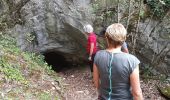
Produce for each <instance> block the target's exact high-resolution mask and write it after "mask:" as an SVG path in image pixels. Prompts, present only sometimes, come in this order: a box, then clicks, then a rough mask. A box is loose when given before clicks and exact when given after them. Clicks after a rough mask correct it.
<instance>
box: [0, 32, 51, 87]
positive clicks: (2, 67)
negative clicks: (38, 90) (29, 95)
mask: <svg viewBox="0 0 170 100" xmlns="http://www.w3.org/2000/svg"><path fill="white" fill-rule="evenodd" d="M25 67H27V69H28V71H31V70H37V69H38V70H40V72H44V71H45V72H48V73H51V72H52V70H51V67H49V66H48V64H47V63H46V62H44V57H43V56H42V55H37V54H35V53H30V52H22V51H21V50H20V49H19V48H18V47H17V46H16V41H15V39H14V38H12V37H10V36H8V35H5V34H2V33H1V34H0V72H1V73H3V74H4V75H5V76H4V78H5V79H6V80H12V81H18V82H21V83H24V84H26V83H27V80H26V78H25V77H24V73H23V72H22V70H23V69H25Z"/></svg>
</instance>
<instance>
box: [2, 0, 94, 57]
mask: <svg viewBox="0 0 170 100" xmlns="http://www.w3.org/2000/svg"><path fill="white" fill-rule="evenodd" d="M89 3H90V0H6V1H5V0H0V16H1V20H0V21H1V22H2V20H5V22H7V26H9V27H10V28H11V29H10V31H9V32H11V34H14V33H16V35H14V36H16V37H17V42H18V45H19V46H20V47H21V49H22V50H29V51H38V52H42V53H45V52H51V51H52V52H57V53H58V54H61V55H63V56H64V57H65V58H66V59H68V60H79V59H80V58H81V59H83V58H85V44H86V38H85V35H84V34H83V25H85V24H87V23H90V24H91V23H92V15H91V13H90V12H91V11H90V5H89ZM4 13H6V14H4ZM3 16H5V17H6V19H4V18H3Z"/></svg>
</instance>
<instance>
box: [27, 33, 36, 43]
mask: <svg viewBox="0 0 170 100" xmlns="http://www.w3.org/2000/svg"><path fill="white" fill-rule="evenodd" d="M25 35H26V40H27V41H28V42H29V43H32V42H33V41H34V39H35V35H34V34H33V33H26V34H25Z"/></svg>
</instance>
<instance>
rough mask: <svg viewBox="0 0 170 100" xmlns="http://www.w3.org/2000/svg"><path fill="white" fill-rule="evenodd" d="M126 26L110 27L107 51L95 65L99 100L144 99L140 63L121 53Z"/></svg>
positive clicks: (95, 82) (98, 58)
mask: <svg viewBox="0 0 170 100" xmlns="http://www.w3.org/2000/svg"><path fill="white" fill-rule="evenodd" d="M126 34H127V32H126V29H125V28H124V26H123V25H122V24H119V23H116V24H112V25H110V26H109V27H108V28H107V30H106V33H105V38H106V41H107V44H108V48H107V49H106V50H100V51H98V52H97V54H96V56H95V59H94V66H93V80H94V84H95V87H96V88H97V89H98V92H99V100H143V96H142V90H141V88H140V80H139V66H138V65H139V63H140V61H139V60H138V59H137V58H136V57H135V56H133V55H131V54H128V53H124V52H121V46H122V44H123V43H124V41H125V40H126Z"/></svg>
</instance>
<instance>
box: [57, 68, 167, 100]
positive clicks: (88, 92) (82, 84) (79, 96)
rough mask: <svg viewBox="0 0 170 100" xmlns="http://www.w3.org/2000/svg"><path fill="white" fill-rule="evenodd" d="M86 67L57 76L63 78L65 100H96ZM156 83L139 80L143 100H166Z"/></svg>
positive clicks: (68, 70)
mask: <svg viewBox="0 0 170 100" xmlns="http://www.w3.org/2000/svg"><path fill="white" fill-rule="evenodd" d="M89 72H90V71H89V68H88V67H74V68H69V69H67V70H64V71H61V72H60V73H59V75H60V76H61V77H63V83H64V84H63V86H64V91H63V93H64V94H63V95H64V97H65V100H96V99H97V93H96V90H95V88H94V85H93V82H92V79H91V78H89V77H88V76H89V74H90V73H89ZM156 83H157V81H154V80H149V81H146V80H141V88H142V90H143V95H144V98H145V100H166V99H165V98H164V97H162V96H161V95H160V94H159V92H158V90H157V89H156V87H155V86H156V85H155V84H156Z"/></svg>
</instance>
